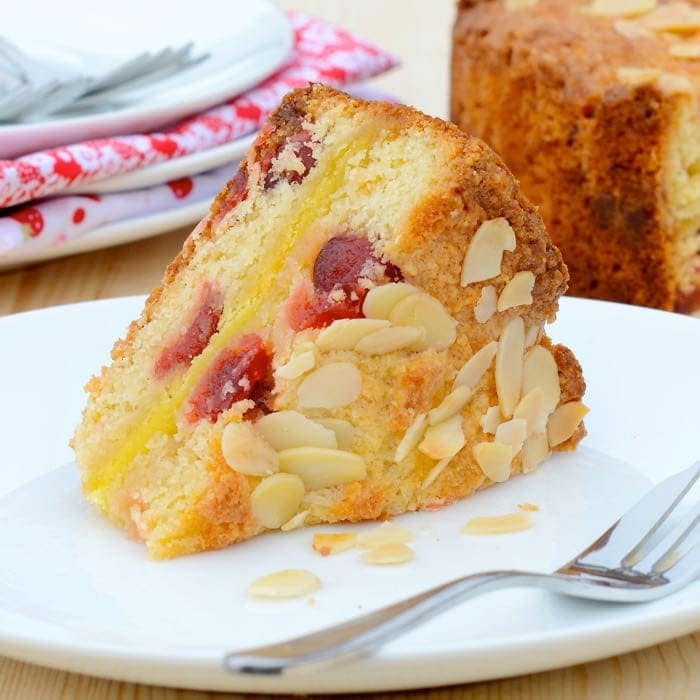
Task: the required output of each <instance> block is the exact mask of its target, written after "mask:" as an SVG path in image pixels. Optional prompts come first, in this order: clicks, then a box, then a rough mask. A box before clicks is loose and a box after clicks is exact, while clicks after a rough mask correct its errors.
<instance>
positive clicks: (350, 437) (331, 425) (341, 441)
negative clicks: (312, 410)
mask: <svg viewBox="0 0 700 700" xmlns="http://www.w3.org/2000/svg"><path fill="white" fill-rule="evenodd" d="M315 420H316V422H317V423H320V424H321V425H322V426H323V427H324V428H328V429H329V430H332V431H333V432H334V433H335V439H336V442H337V443H338V449H339V450H351V449H352V445H353V443H354V442H355V426H354V425H353V424H352V423H350V422H348V421H346V420H343V419H342V418H316V419H315Z"/></svg>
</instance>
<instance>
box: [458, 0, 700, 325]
mask: <svg viewBox="0 0 700 700" xmlns="http://www.w3.org/2000/svg"><path fill="white" fill-rule="evenodd" d="M453 41H454V44H453V56H452V118H453V120H454V121H455V122H456V123H457V124H458V125H460V126H461V127H463V128H464V129H465V130H467V131H468V132H469V133H472V134H475V135H476V136H479V137H481V138H483V139H485V140H486V141H487V142H488V143H489V145H491V146H492V147H493V148H494V149H496V151H498V152H499V153H500V154H501V156H502V157H503V158H504V160H505V162H506V164H507V165H508V167H509V168H510V169H511V170H512V171H513V172H514V174H515V176H516V177H517V178H518V179H519V180H520V182H521V184H522V187H523V191H524V192H525V194H526V195H527V196H528V197H530V198H531V199H532V200H533V202H534V203H535V204H537V205H538V206H539V208H540V212H541V214H542V216H543V218H544V221H545V224H546V225H547V228H548V230H549V233H550V234H551V236H552V238H553V240H554V242H555V243H556V244H557V246H559V248H560V249H561V251H562V254H563V256H564V260H565V261H566V263H567V265H568V266H569V271H570V273H571V289H570V291H571V292H572V293H573V294H577V295H581V296H589V297H596V298H601V299H612V300H617V301H623V302H629V303H634V304H642V305H647V306H655V307H658V308H662V309H669V310H676V311H682V312H686V313H693V312H697V311H700V119H699V116H698V97H699V88H700V2H698V1H697V0H695V1H694V2H690V3H688V2H675V1H674V2H657V1H656V0H567V1H566V2H562V1H561V0H482V1H479V0H462V1H461V2H460V4H459V10H458V17H457V21H456V25H455V29H454V38H453Z"/></svg>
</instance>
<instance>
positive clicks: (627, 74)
mask: <svg viewBox="0 0 700 700" xmlns="http://www.w3.org/2000/svg"><path fill="white" fill-rule="evenodd" d="M660 77H661V71H660V70H659V69H658V68H634V67H631V66H625V67H622V68H618V69H617V79H618V80H619V81H620V82H621V83H624V84H625V85H628V86H629V87H631V88H636V87H641V86H642V85H651V84H652V83H655V82H656V81H657V80H658V79H659V78H660Z"/></svg>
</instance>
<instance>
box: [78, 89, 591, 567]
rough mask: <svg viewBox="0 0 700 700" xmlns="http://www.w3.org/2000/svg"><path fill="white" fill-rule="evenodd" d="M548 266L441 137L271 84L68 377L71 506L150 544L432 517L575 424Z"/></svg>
mask: <svg viewBox="0 0 700 700" xmlns="http://www.w3.org/2000/svg"><path fill="white" fill-rule="evenodd" d="M566 283H567V272H566V267H565V266H564V264H563V263H562V259H561V256H560V254H559V251H558V250H557V249H556V248H555V247H554V246H553V245H552V243H551V242H550V240H549V238H548V237H547V234H546V232H545V229H544V227H543V225H542V220H541V219H540V217H539V215H538V214H537V212H536V210H535V209H534V207H532V206H531V204H530V203H529V202H528V200H527V199H525V197H523V196H522V195H521V194H520V191H519V189H518V185H517V183H516V182H515V180H514V179H513V177H512V176H511V174H510V173H509V172H508V170H507V169H506V168H505V166H504V165H503V163H502V162H501V160H500V159H499V158H498V157H497V156H496V155H494V153H493V152H492V151H491V150H490V149H489V148H488V147H487V146H486V145H484V144H483V143H482V142H481V141H479V140H477V139H474V138H470V137H468V136H466V135H465V134H463V133H462V132H461V131H460V130H459V129H457V127H455V126H453V125H450V124H446V123H444V122H441V121H439V120H437V119H431V118H428V117H426V116H424V115H422V114H420V113H418V112H416V111H414V110H411V109H408V108H406V107H400V106H392V105H388V104H382V103H371V102H361V101H357V100H354V99H351V98H350V97H348V96H346V95H344V94H342V93H339V92H336V91H334V90H331V89H330V88H326V87H323V86H313V87H311V88H308V89H306V90H301V91H297V92H294V93H291V94H290V95H288V96H287V98H286V99H285V100H284V101H283V103H282V105H281V106H280V107H279V109H278V110H277V111H276V113H275V114H273V116H272V117H271V118H270V120H269V122H268V123H267V125H266V126H265V127H264V128H263V130H262V132H261V134H260V136H259V138H258V139H257V141H256V143H255V144H254V145H253V147H252V148H251V150H250V152H249V153H248V155H247V157H246V159H245V160H244V161H243V162H242V164H241V166H240V168H239V170H238V172H237V173H236V175H235V176H234V177H233V179H232V180H231V182H230V183H229V184H228V185H227V186H226V188H225V189H224V190H223V192H221V194H220V195H219V196H218V197H217V198H216V201H215V202H214V203H213V205H212V207H211V211H210V213H209V215H208V216H207V217H206V218H205V219H204V221H202V222H201V223H200V224H199V226H198V227H197V228H196V229H195V231H194V232H193V234H192V235H191V236H190V238H189V239H188V241H187V242H186V243H185V246H184V248H183V250H182V252H181V253H180V255H179V256H178V257H177V258H176V259H175V260H174V261H173V262H172V263H171V265H170V266H169V267H168V269H167V271H166V273H165V277H164V280H163V283H162V285H161V286H160V287H158V288H157V289H156V290H155V291H154V292H153V293H152V294H151V296H150V297H149V299H148V301H147V302H146V305H145V308H144V310H143V313H142V315H141V318H140V319H139V320H137V321H135V322H134V323H133V324H132V325H131V327H130V328H129V330H128V333H127V335H126V338H125V339H123V340H120V341H118V342H117V343H116V345H115V346H114V350H113V352H112V364H111V365H110V366H108V367H105V368H104V369H103V370H102V373H101V375H100V376H98V377H95V378H93V379H92V380H91V381H90V382H89V383H88V385H87V391H88V394H89V397H88V403H87V407H86V408H85V411H84V417H83V421H82V423H81V425H80V426H79V427H78V429H77V431H76V434H75V437H74V441H73V445H74V448H75V452H76V456H77V462H78V464H79V466H80V468H81V469H82V473H83V484H84V489H85V493H86V495H87V498H88V499H89V500H90V501H92V502H93V503H94V504H96V505H97V506H99V508H100V509H102V511H103V512H104V513H105V514H106V515H107V516H109V517H110V518H111V519H112V520H113V521H114V522H116V523H118V524H119V525H120V526H122V527H123V528H125V529H127V531H128V532H129V533H130V535H131V536H133V537H134V538H137V539H139V540H143V541H144V542H145V543H146V545H147V547H148V550H149V552H150V554H151V555H152V556H153V557H156V558H165V557H172V556H176V555H180V554H185V553H189V552H196V551H201V550H206V549H212V548H218V547H223V546H225V545H228V544H230V543H233V542H237V541H239V540H244V539H247V538H250V537H252V536H254V535H257V534H260V533H262V532H264V531H266V530H271V529H277V528H282V529H283V530H286V529H291V528H293V527H297V526H299V525H302V524H314V523H322V522H336V521H357V520H365V519H376V518H387V517H389V516H391V515H394V514H398V513H403V512H405V511H410V510H415V509H419V508H436V507H438V506H443V505H446V504H448V503H450V502H451V501H454V500H455V499H459V498H463V497H465V496H468V495H469V494H471V493H473V492H474V491H475V490H476V489H480V488H482V487H484V486H488V485H489V484H492V483H494V482H498V481H505V480H506V479H508V478H509V477H510V476H511V475H514V474H517V473H519V472H523V471H529V470H532V469H534V468H536V466H537V465H538V464H540V463H541V462H542V461H543V460H545V459H546V458H547V457H548V455H549V454H550V450H551V449H557V450H562V449H573V448H574V447H575V446H576V444H577V443H578V442H579V440H580V439H581V437H582V436H583V435H584V428H583V425H582V423H581V420H582V418H583V415H584V414H585V412H586V409H585V407H584V406H583V405H582V404H581V398H582V395H583V392H584V389H585V385H584V381H583V378H582V375H581V369H580V367H579V365H578V363H577V361H576V359H575V358H574V356H573V354H572V353H571V352H570V351H569V350H568V349H567V348H565V347H563V346H560V345H556V346H555V345H552V343H551V342H550V341H549V339H548V338H547V337H546V335H545V334H544V331H543V324H544V323H545V322H547V321H551V320H552V319H553V318H554V316H555V312H556V310H557V300H558V298H559V296H560V295H561V294H562V293H563V292H564V290H565V289H566Z"/></svg>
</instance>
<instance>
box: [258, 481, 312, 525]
mask: <svg viewBox="0 0 700 700" xmlns="http://www.w3.org/2000/svg"><path fill="white" fill-rule="evenodd" d="M303 499H304V482H303V481H302V480H301V479H300V478H299V477H298V476H295V475H294V474H273V475H272V476H268V477H266V478H265V479H263V480H262V481H261V482H260V483H259V484H258V485H257V486H256V487H255V489H254V490H253V493H252V494H251V496H250V505H251V508H252V510H253V515H254V516H255V519H256V520H257V521H258V522H259V523H261V524H262V525H264V526H265V527H269V528H277V527H282V525H284V524H285V523H286V522H289V519H290V518H291V517H293V516H294V514H295V513H296V512H297V511H298V510H299V506H300V505H301V502H302V500H303Z"/></svg>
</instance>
